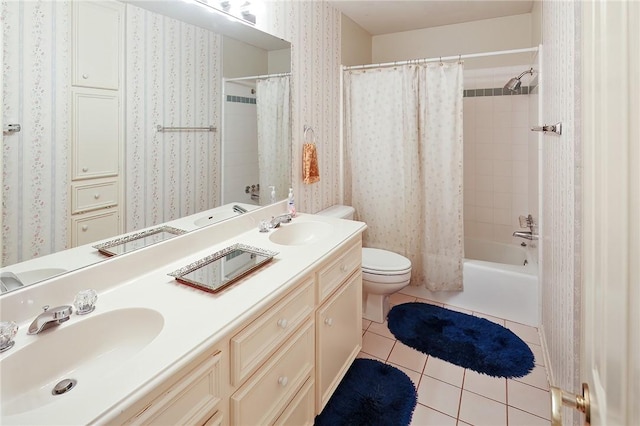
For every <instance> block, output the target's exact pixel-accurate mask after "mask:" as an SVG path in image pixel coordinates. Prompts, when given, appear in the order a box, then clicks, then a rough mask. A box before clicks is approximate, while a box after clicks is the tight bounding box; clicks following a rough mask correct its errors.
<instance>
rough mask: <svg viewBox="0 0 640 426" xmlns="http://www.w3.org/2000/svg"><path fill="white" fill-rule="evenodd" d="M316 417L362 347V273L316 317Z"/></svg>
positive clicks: (351, 280)
mask: <svg viewBox="0 0 640 426" xmlns="http://www.w3.org/2000/svg"><path fill="white" fill-rule="evenodd" d="M316 326H317V331H316V336H317V337H316V338H317V344H316V347H317V348H318V349H317V357H316V363H317V364H316V368H317V376H316V384H317V388H316V413H320V411H322V409H323V408H324V406H325V404H326V403H327V402H328V401H329V398H330V397H331V395H332V394H333V392H334V390H335V389H336V387H337V386H338V384H339V383H340V380H342V378H343V377H344V375H345V373H346V372H347V370H348V369H349V366H350V365H351V363H352V362H353V360H354V359H355V358H356V356H357V355H358V352H360V349H361V347H362V273H361V272H360V271H358V272H356V273H355V274H354V275H353V276H352V277H351V278H350V279H349V280H348V281H347V283H346V284H344V285H343V286H342V287H341V288H340V289H338V291H337V292H336V293H335V294H334V295H333V296H332V297H331V298H330V299H329V300H327V302H326V303H325V304H324V305H323V306H322V307H321V308H320V309H319V310H318V311H317V313H316Z"/></svg>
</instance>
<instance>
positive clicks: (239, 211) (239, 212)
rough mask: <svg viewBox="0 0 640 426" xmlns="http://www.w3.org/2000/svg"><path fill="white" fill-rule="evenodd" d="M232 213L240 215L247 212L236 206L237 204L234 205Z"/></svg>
mask: <svg viewBox="0 0 640 426" xmlns="http://www.w3.org/2000/svg"><path fill="white" fill-rule="evenodd" d="M233 211H234V212H236V213H238V214H242V213H246V212H248V211H249V210H247V209H245V208H244V207H242V206H239V205H237V204H234V206H233Z"/></svg>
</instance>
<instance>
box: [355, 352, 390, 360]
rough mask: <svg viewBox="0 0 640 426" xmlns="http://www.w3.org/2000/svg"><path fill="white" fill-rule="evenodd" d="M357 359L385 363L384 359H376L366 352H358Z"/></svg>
mask: <svg viewBox="0 0 640 426" xmlns="http://www.w3.org/2000/svg"><path fill="white" fill-rule="evenodd" d="M356 358H365V359H374V360H376V361H380V362H384V360H383V359H380V358H376V357H375V356H373V355H369V354H368V353H365V352H358V355H356Z"/></svg>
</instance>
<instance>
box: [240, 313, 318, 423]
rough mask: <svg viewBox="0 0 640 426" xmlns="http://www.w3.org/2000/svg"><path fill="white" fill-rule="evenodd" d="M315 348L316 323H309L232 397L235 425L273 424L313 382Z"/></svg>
mask: <svg viewBox="0 0 640 426" xmlns="http://www.w3.org/2000/svg"><path fill="white" fill-rule="evenodd" d="M314 347H315V345H314V332H313V322H311V321H308V322H307V323H306V325H304V326H303V327H302V328H301V329H300V330H299V331H298V332H297V333H296V334H295V335H294V336H293V337H292V338H291V339H290V340H289V341H287V343H286V344H285V345H284V347H283V348H282V349H281V350H280V351H279V352H278V353H276V354H275V355H274V356H273V358H272V359H271V360H270V361H269V362H268V363H267V364H265V366H264V367H263V368H261V369H260V370H258V372H257V373H256V374H255V375H253V376H252V377H251V378H250V379H249V380H248V381H247V383H245V384H244V385H243V386H242V387H241V388H240V389H239V390H238V391H237V392H236V393H235V394H233V395H232V396H231V403H230V408H231V424H234V425H267V424H271V423H273V422H274V421H275V419H276V418H277V417H278V416H279V415H280V413H281V412H282V411H283V410H284V408H285V407H286V406H287V405H288V404H289V403H290V401H292V400H293V399H294V396H295V395H296V394H297V393H298V391H299V390H300V388H301V387H302V385H303V384H304V383H305V382H306V381H308V380H310V379H311V375H312V374H313V364H314V353H315V350H314Z"/></svg>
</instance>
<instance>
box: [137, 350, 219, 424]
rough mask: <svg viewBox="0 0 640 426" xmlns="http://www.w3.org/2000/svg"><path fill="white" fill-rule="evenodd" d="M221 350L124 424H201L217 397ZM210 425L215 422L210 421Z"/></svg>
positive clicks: (210, 414)
mask: <svg viewBox="0 0 640 426" xmlns="http://www.w3.org/2000/svg"><path fill="white" fill-rule="evenodd" d="M221 359H222V353H221V352H217V353H216V354H214V355H212V356H211V357H209V358H208V359H207V360H206V361H204V362H202V363H201V364H200V365H198V366H197V367H196V368H194V369H193V370H192V371H191V372H189V373H187V374H186V375H185V376H184V377H182V378H180V380H178V381H177V382H176V383H175V384H174V385H173V386H171V387H170V388H168V389H167V390H165V391H164V392H163V393H162V394H161V395H160V396H159V397H157V398H156V399H154V400H153V401H152V402H151V403H150V404H149V405H147V406H146V407H145V408H144V409H143V410H142V411H140V412H139V413H138V414H137V415H136V416H135V417H133V418H131V419H130V420H129V422H127V423H128V424H135V425H144V424H166V425H178V424H180V425H186V424H202V423H204V421H205V420H207V419H210V420H213V419H214V418H216V417H219V416H214V417H213V418H212V417H211V416H212V415H213V414H214V413H215V411H216V408H217V406H218V403H219V402H220V399H221V391H220V382H221V378H220V375H221V371H220V369H221V368H222V367H221ZM212 424H215V422H214V423H212Z"/></svg>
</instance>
